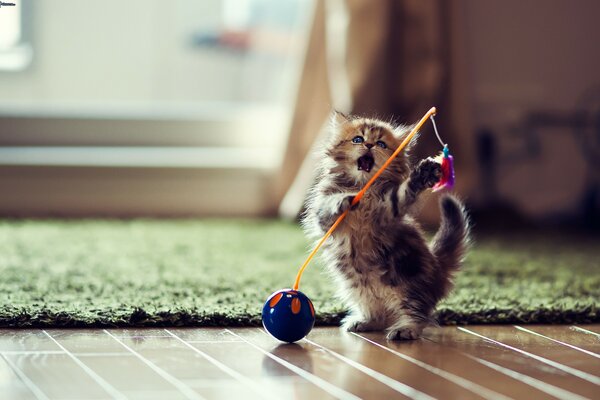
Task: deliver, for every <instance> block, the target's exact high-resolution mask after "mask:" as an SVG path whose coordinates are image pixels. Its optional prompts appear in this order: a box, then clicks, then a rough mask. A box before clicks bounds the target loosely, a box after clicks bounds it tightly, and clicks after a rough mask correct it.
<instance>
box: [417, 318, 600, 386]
mask: <svg viewBox="0 0 600 400" xmlns="http://www.w3.org/2000/svg"><path fill="white" fill-rule="evenodd" d="M468 328H469V329H471V328H474V327H473V326H469V327H468ZM478 328H481V327H478ZM494 328H495V329H492V330H486V331H485V333H487V334H489V335H490V336H492V337H494V338H497V337H498V336H497V335H506V333H505V332H506V331H507V330H508V331H515V329H514V328H513V327H507V326H494ZM496 331H497V332H496ZM426 337H427V339H430V340H432V341H434V342H437V343H440V344H442V345H444V346H447V347H448V348H451V349H454V350H457V351H460V352H462V353H466V354H469V355H470V356H472V357H475V358H476V359H480V360H483V361H485V362H491V363H493V364H494V365H498V366H500V367H502V368H506V369H507V370H510V371H515V372H518V373H520V374H523V375H526V376H529V377H532V378H534V379H536V380H539V381H541V382H544V383H546V384H549V385H552V386H556V387H558V388H560V389H562V390H566V391H568V392H572V393H574V394H577V395H580V396H584V397H588V398H595V397H596V393H597V389H598V388H597V386H596V385H593V384H591V383H589V382H586V381H583V380H581V379H577V378H575V377H573V376H571V375H569V374H567V373H565V372H564V371H561V370H558V369H556V368H553V367H551V366H549V365H546V364H544V363H541V362H538V361H536V360H534V359H531V358H529V357H526V356H524V355H522V354H519V353H518V352H515V351H513V350H510V349H508V348H505V347H502V346H499V345H497V344H494V343H491V342H488V341H485V340H483V339H482V338H480V337H477V336H474V335H471V334H469V333H466V332H463V331H460V330H459V329H458V328H456V327H445V328H443V329H432V330H428V331H427V332H426Z"/></svg>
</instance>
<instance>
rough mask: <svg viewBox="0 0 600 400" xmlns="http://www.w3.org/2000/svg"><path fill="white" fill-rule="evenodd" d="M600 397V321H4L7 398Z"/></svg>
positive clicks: (0, 354)
mask: <svg viewBox="0 0 600 400" xmlns="http://www.w3.org/2000/svg"><path fill="white" fill-rule="evenodd" d="M294 398H297V399H328V398H340V399H357V398H365V399H402V398H416V399H510V398H512V399H544V398H558V399H583V398H588V399H600V325H587V326H586V325H580V326H540V325H526V326H468V327H442V328H431V329H429V330H427V331H426V333H425V337H424V338H423V339H421V340H417V341H411V342H388V341H386V340H385V339H384V337H383V335H382V334H380V333H369V334H350V333H346V332H342V331H340V330H339V329H338V328H316V329H314V330H313V331H312V332H311V334H310V335H309V336H308V339H305V340H303V341H301V342H299V343H298V344H292V345H289V344H280V343H278V342H277V341H275V339H273V338H271V337H270V336H268V335H267V334H266V333H264V331H263V330H262V329H257V328H254V329H252V328H244V329H177V328H173V329H109V330H50V329H49V330H0V399H244V400H246V399H279V400H281V399H286V400H289V399H294Z"/></svg>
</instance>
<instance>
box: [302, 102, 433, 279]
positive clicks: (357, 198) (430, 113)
mask: <svg viewBox="0 0 600 400" xmlns="http://www.w3.org/2000/svg"><path fill="white" fill-rule="evenodd" d="M436 112H437V110H436V109H435V107H431V109H430V110H429V111H427V113H426V114H425V115H424V116H423V118H421V120H420V121H419V123H418V124H417V126H415V127H414V128H413V130H412V131H411V132H410V133H409V134H408V136H406V138H405V139H404V140H403V141H402V143H400V146H398V148H397V149H396V150H395V151H394V153H393V154H392V155H391V156H390V158H388V159H387V161H386V162H385V163H384V164H383V165H382V166H381V168H379V170H378V171H377V172H375V174H374V175H373V176H372V177H371V179H369V181H368V182H367V183H366V184H365V186H364V187H363V188H362V189H361V190H360V192H358V193H357V194H356V196H354V200H352V205H353V206H355V205H356V204H358V202H359V201H360V199H362V197H363V196H364V195H365V192H366V191H367V190H368V189H369V188H370V187H371V185H372V184H373V182H375V180H376V179H377V178H378V177H379V175H381V174H382V172H383V171H385V169H386V168H387V167H388V166H389V165H390V164H391V163H392V161H394V159H395V158H396V157H397V156H398V154H400V152H401V151H402V150H404V148H405V147H406V146H407V145H408V144H409V143H410V141H411V140H412V138H413V137H414V136H415V135H416V134H417V132H419V130H420V129H421V127H422V126H423V124H424V123H425V122H427V120H428V119H429V118H430V117H431V116H433V115H435V114H436ZM349 212H350V208H348V209H347V210H346V211H344V212H343V213H342V215H340V216H339V217H338V219H337V220H336V221H335V222H334V223H333V225H332V226H331V228H329V230H328V231H327V233H325V236H323V238H322V239H321V240H319V243H317V245H316V246H315V248H314V249H313V251H311V252H310V254H309V255H308V258H307V259H306V261H304V263H303V264H302V266H301V267H300V270H298V274H297V275H296V281H295V282H294V290H298V288H299V287H300V279H301V278H302V274H303V273H304V270H305V269H306V267H307V266H308V264H309V263H310V261H311V260H312V259H313V257H314V256H315V254H317V251H319V249H320V248H321V246H322V245H323V243H325V241H326V240H327V238H329V236H331V234H332V233H333V231H335V229H336V228H337V227H338V225H339V224H340V223H341V222H342V221H343V220H344V218H346V215H348V213H349Z"/></svg>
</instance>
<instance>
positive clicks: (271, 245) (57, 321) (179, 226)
mask: <svg viewBox="0 0 600 400" xmlns="http://www.w3.org/2000/svg"><path fill="white" fill-rule="evenodd" d="M306 250H307V242H306V241H305V239H304V237H303V235H302V232H301V231H300V229H299V228H298V227H297V226H296V225H294V224H291V223H285V222H279V221H234V220H206V221H146V220H137V221H125V222H124V221H71V222H64V221H4V222H0V326H2V327H29V326H38V327H58V326H73V327H75V326H152V325H207V326H209V325H257V324H259V323H260V309H261V307H262V304H263V301H264V300H265V298H266V297H267V296H268V295H269V294H270V293H271V292H272V291H274V290H276V289H280V288H283V287H289V286H290V285H291V284H292V281H293V278H294V276H295V273H296V268H297V267H298V265H299V264H300V262H301V261H302V260H303V258H304V256H305V254H306ZM301 289H302V290H303V291H304V292H305V293H306V294H307V295H308V296H309V297H311V299H312V300H313V302H314V304H315V307H316V310H317V314H318V322H317V323H320V324H337V323H338V322H339V320H340V318H341V317H342V316H343V314H344V308H343V307H342V306H341V305H340V304H339V302H337V301H336V300H335V299H334V297H333V292H334V287H333V285H332V283H331V282H330V280H329V279H328V278H327V277H326V276H325V275H324V274H323V273H322V269H321V267H320V265H319V264H318V263H315V264H313V265H311V266H310V267H309V269H308V270H307V273H306V274H305V276H304V279H303V282H302V287H301ZM599 298H600V246H599V242H598V240H597V239H594V238H589V237H588V238H586V237H585V236H584V237H580V238H578V239H576V240H569V241H566V242H563V241H562V240H561V239H560V237H558V236H550V237H548V235H542V234H530V235H526V234H522V235H520V236H519V235H511V238H510V239H507V238H504V239H501V238H488V239H480V240H478V243H476V244H475V245H474V248H473V250H472V251H471V253H470V254H469V257H468V261H467V263H466V266H465V268H464V270H463V271H462V272H461V273H460V274H459V277H458V282H457V287H456V289H455V291H454V293H453V294H452V296H451V297H450V298H449V299H448V300H447V301H445V302H444V303H442V304H441V305H440V306H439V308H438V310H439V312H438V318H439V321H440V323H442V324H454V323H514V322H519V323H527V322H550V323H572V322H581V323H583V322H600V311H599V308H598V299H599Z"/></svg>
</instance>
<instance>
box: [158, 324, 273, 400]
mask: <svg viewBox="0 0 600 400" xmlns="http://www.w3.org/2000/svg"><path fill="white" fill-rule="evenodd" d="M165 332H167V333H168V334H169V335H171V336H170V337H174V338H175V339H177V340H179V341H180V342H181V343H183V344H184V345H186V346H187V347H189V348H190V349H192V350H193V351H195V352H196V353H198V354H200V355H201V356H202V357H204V358H205V359H206V360H208V361H209V362H211V363H212V364H214V365H215V366H216V367H217V368H219V369H220V370H221V371H223V372H225V373H226V374H227V375H229V376H231V377H233V378H234V379H236V380H238V381H239V382H241V383H242V384H245V385H247V386H249V387H250V388H251V389H252V390H253V391H254V392H255V393H256V394H258V395H259V396H260V397H261V398H269V399H276V398H278V397H276V396H270V395H267V394H265V391H264V390H262V389H261V387H260V386H259V385H258V384H256V383H255V382H254V381H253V380H252V379H250V378H248V377H247V376H244V375H242V374H240V373H239V372H237V371H236V370H234V369H232V368H230V367H228V366H227V365H225V364H223V363H222V362H220V361H219V360H217V359H215V358H213V357H212V356H210V355H208V354H206V353H205V352H203V351H202V350H200V349H197V348H195V347H194V346H192V345H191V344H190V342H186V341H185V340H183V339H182V338H180V337H179V336H177V335H176V334H174V333H173V332H171V331H170V330H168V329H165ZM236 342H243V341H242V340H239V341H236ZM202 343H206V342H202ZM209 343H235V342H231V341H229V342H216V341H214V342H209Z"/></svg>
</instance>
